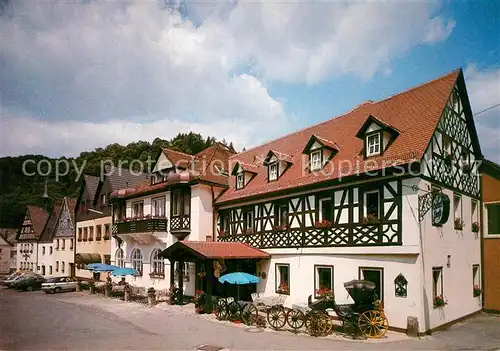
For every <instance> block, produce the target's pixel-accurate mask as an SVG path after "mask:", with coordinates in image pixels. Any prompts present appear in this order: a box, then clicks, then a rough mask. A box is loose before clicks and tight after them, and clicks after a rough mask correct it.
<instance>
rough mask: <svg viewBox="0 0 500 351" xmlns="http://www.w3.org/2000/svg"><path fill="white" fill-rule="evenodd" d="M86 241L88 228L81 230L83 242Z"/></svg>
mask: <svg viewBox="0 0 500 351" xmlns="http://www.w3.org/2000/svg"><path fill="white" fill-rule="evenodd" d="M87 239H88V228H87V227H85V228H83V241H87Z"/></svg>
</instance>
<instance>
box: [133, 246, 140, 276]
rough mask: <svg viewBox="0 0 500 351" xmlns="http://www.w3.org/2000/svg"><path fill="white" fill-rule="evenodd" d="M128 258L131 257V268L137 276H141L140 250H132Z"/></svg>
mask: <svg viewBox="0 0 500 351" xmlns="http://www.w3.org/2000/svg"><path fill="white" fill-rule="evenodd" d="M130 257H131V260H130V261H131V262H132V267H133V268H134V269H135V270H136V271H137V275H139V276H142V268H143V263H142V252H141V250H139V249H134V250H132V253H131V255H130Z"/></svg>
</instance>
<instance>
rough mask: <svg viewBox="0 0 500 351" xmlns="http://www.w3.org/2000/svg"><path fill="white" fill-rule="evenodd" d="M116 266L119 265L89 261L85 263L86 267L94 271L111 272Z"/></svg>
mask: <svg viewBox="0 0 500 351" xmlns="http://www.w3.org/2000/svg"><path fill="white" fill-rule="evenodd" d="M118 268H120V267H118V266H112V265H110V264H104V263H90V264H88V265H87V269H88V270H91V271H94V272H113V271H114V270H115V269H118Z"/></svg>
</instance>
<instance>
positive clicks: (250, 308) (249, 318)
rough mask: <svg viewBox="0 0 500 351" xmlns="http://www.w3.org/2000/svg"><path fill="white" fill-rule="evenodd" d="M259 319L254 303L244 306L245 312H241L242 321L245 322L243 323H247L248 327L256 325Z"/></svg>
mask: <svg viewBox="0 0 500 351" xmlns="http://www.w3.org/2000/svg"><path fill="white" fill-rule="evenodd" d="M258 317H259V311H258V310H257V307H255V305H254V304H253V303H247V304H246V305H245V306H243V311H242V312H241V319H242V320H243V323H245V324H246V325H252V324H255V323H256V322H257V318H258Z"/></svg>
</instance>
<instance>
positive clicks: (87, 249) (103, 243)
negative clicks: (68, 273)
mask: <svg viewBox="0 0 500 351" xmlns="http://www.w3.org/2000/svg"><path fill="white" fill-rule="evenodd" d="M105 224H109V226H110V229H109V230H110V237H111V236H112V235H113V233H112V232H111V230H112V227H111V216H107V217H101V218H96V219H91V220H88V221H81V222H77V223H76V238H75V245H76V246H75V247H76V252H75V253H98V254H100V255H101V260H102V261H103V260H104V255H110V254H111V241H112V239H113V238H112V237H111V238H110V239H109V240H104V225H105ZM96 225H102V226H103V228H102V238H101V240H95V239H96V235H97V230H96V229H95V228H94V240H93V241H78V231H79V228H85V227H91V226H94V227H95V226H96ZM67 247H68V246H67ZM65 262H66V261H65ZM54 273H55V271H54ZM75 275H76V276H77V277H83V278H92V273H91V272H90V271H88V270H86V269H76V270H75Z"/></svg>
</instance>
